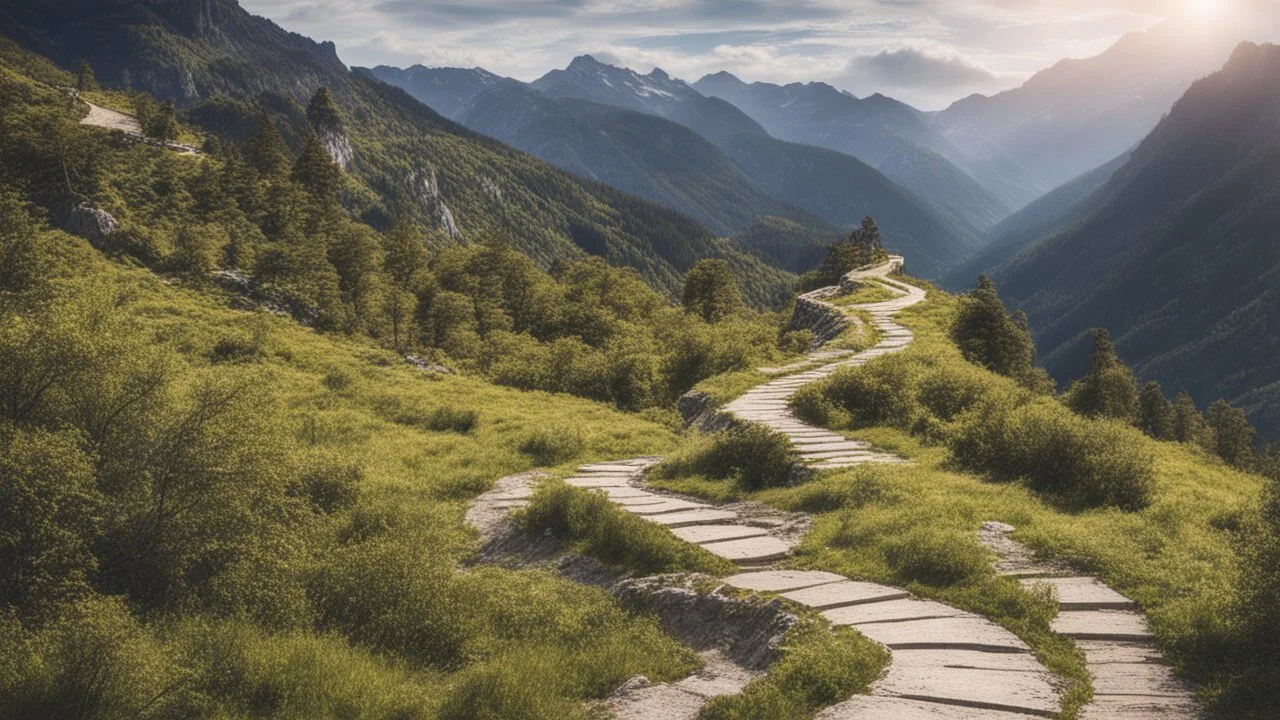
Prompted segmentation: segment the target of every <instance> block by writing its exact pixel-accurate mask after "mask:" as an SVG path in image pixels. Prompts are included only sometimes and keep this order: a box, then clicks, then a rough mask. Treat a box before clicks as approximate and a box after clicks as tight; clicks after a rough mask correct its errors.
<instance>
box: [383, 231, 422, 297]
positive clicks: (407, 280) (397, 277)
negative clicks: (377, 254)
mask: <svg viewBox="0 0 1280 720" xmlns="http://www.w3.org/2000/svg"><path fill="white" fill-rule="evenodd" d="M383 247H384V249H385V250H386V254H385V256H384V257H385V260H384V261H383V265H384V267H385V268H386V271H387V274H388V275H390V276H391V281H392V282H393V283H394V284H395V286H396V287H397V288H399V289H401V290H405V291H407V292H416V291H417V290H418V289H419V287H420V285H421V284H422V281H423V279H424V276H425V275H426V272H427V261H428V259H429V258H430V253H428V252H427V245H426V242H425V241H424V239H423V237H422V232H421V231H420V230H418V228H416V227H414V226H413V225H411V224H409V223H407V222H404V221H401V222H398V223H396V224H395V226H394V227H392V228H391V231H390V232H388V233H387V235H386V237H385V238H383Z"/></svg>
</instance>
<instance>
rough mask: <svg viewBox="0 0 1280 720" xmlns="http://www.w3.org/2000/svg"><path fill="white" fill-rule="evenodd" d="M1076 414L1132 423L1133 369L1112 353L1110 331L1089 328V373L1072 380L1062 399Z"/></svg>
mask: <svg viewBox="0 0 1280 720" xmlns="http://www.w3.org/2000/svg"><path fill="white" fill-rule="evenodd" d="M1064 400H1065V402H1066V403H1067V406H1068V407H1070V408H1071V409H1072V410H1074V411H1075V412H1076V413H1078V414H1080V415H1083V416H1085V417H1091V418H1114V419H1116V420H1122V421H1125V422H1134V421H1135V420H1136V419H1137V416H1138V385H1137V381H1136V380H1135V379H1134V376H1133V371H1132V370H1130V369H1129V367H1128V366H1127V365H1125V364H1124V362H1122V361H1121V360H1120V358H1119V357H1118V356H1117V355H1116V348H1115V345H1113V344H1112V343H1111V334H1110V333H1108V332H1107V330H1106V329H1105V328H1094V330H1093V352H1092V354H1091V355H1090V356H1089V372H1088V373H1087V374H1086V375H1085V376H1084V377H1083V378H1081V379H1080V380H1077V381H1076V382H1074V383H1072V385H1071V387H1070V388H1068V389H1067V394H1066V396H1065V398H1064Z"/></svg>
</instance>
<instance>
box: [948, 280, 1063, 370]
mask: <svg viewBox="0 0 1280 720" xmlns="http://www.w3.org/2000/svg"><path fill="white" fill-rule="evenodd" d="M951 339H952V341H954V342H955V344H956V346H957V347H959V348H960V351H961V353H963V354H964V356H965V359H966V360H969V361H970V362H973V363H976V364H978V365H981V366H983V367H985V368H987V369H988V370H991V371H993V372H997V373H1000V374H1001V375H1005V376H1008V377H1011V378H1015V379H1017V380H1019V381H1020V382H1022V383H1023V384H1024V385H1027V386H1028V387H1032V388H1037V389H1045V390H1049V389H1051V388H1052V381H1050V380H1049V379H1048V376H1047V375H1046V374H1045V373H1044V371H1043V370H1041V369H1040V368H1038V367H1037V366H1036V363H1035V357H1036V352H1035V342H1034V341H1033V340H1032V339H1031V332H1030V331H1029V330H1028V328H1027V326H1026V315H1025V314H1021V313H1019V314H1017V315H1011V314H1010V313H1009V312H1008V311H1007V310H1006V309H1005V306H1004V303H1003V302H1001V300H1000V295H999V292H998V291H997V290H996V284H995V283H994V282H993V281H992V280H991V279H990V278H988V277H987V276H985V275H982V276H979V278H978V284H977V286H976V287H975V288H974V289H973V291H972V292H970V293H969V294H967V295H965V296H964V297H962V298H961V300H960V309H959V312H957V314H956V320H955V323H954V324H953V325H952V326H951Z"/></svg>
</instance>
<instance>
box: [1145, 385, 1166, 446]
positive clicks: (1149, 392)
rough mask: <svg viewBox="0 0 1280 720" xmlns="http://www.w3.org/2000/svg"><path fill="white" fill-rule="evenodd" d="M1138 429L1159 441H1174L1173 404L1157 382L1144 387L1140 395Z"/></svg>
mask: <svg viewBox="0 0 1280 720" xmlns="http://www.w3.org/2000/svg"><path fill="white" fill-rule="evenodd" d="M1138 428H1139V429H1140V430H1142V432H1144V433H1146V434H1148V435H1150V436H1151V437H1153V438H1155V439H1157V440H1173V439H1174V414H1173V404H1172V403H1170V402H1169V399H1168V398H1167V397H1165V395H1164V389H1163V388H1161V387H1160V383H1158V382H1156V381H1155V380H1151V381H1150V382H1148V383H1147V384H1146V385H1143V386H1142V392H1141V393H1140V394H1139V395H1138Z"/></svg>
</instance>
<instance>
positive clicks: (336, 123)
mask: <svg viewBox="0 0 1280 720" xmlns="http://www.w3.org/2000/svg"><path fill="white" fill-rule="evenodd" d="M307 122H309V123H311V129H312V130H315V132H316V135H317V136H319V138H320V142H321V144H323V145H324V149H325V150H327V151H328V153H329V157H331V158H333V162H334V163H335V164H337V166H338V167H340V168H342V169H343V170H346V169H348V168H349V167H351V160H352V159H353V158H354V157H355V153H354V152H353V151H352V150H351V141H350V140H349V139H348V138H347V131H346V128H344V127H343V125H342V118H341V117H339V116H338V109H337V108H336V107H335V106H334V104H333V96H332V95H330V94H329V90H328V89H327V88H320V89H319V90H317V91H316V94H315V95H314V96H313V97H312V98H311V103H310V104H309V105H307Z"/></svg>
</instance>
